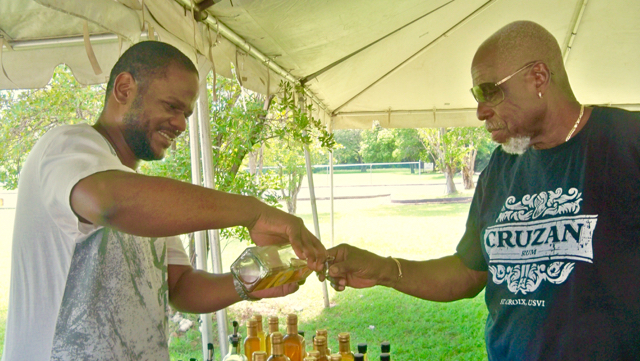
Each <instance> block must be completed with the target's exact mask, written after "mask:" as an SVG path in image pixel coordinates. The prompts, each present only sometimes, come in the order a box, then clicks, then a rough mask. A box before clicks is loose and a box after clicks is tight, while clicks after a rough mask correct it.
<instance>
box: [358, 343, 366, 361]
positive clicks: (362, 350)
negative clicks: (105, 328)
mask: <svg viewBox="0 0 640 361" xmlns="http://www.w3.org/2000/svg"><path fill="white" fill-rule="evenodd" d="M358 353H361V354H362V357H364V361H368V360H369V359H368V358H367V344H366V343H359V344H358Z"/></svg>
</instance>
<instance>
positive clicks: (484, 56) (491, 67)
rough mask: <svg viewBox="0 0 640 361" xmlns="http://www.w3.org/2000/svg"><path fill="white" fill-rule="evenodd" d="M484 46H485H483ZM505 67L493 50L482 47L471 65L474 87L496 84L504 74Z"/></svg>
mask: <svg viewBox="0 0 640 361" xmlns="http://www.w3.org/2000/svg"><path fill="white" fill-rule="evenodd" d="M483 45H484V44H483ZM503 67H504V65H502V62H500V61H498V59H497V56H496V54H495V52H494V51H492V49H491V48H489V47H485V46H481V47H480V48H479V49H478V51H477V52H476V55H475V56H474V57H473V61H472V63H471V79H472V80H473V85H474V86H476V85H478V84H482V83H495V82H497V81H499V80H500V79H499V78H498V77H499V76H500V75H501V74H502V73H503V71H502V70H503V69H502V68H503Z"/></svg>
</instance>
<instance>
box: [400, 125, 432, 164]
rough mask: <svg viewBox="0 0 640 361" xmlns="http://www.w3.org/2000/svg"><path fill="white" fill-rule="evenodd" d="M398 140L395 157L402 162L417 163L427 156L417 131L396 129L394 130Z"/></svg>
mask: <svg viewBox="0 0 640 361" xmlns="http://www.w3.org/2000/svg"><path fill="white" fill-rule="evenodd" d="M393 135H394V137H395V140H396V149H395V150H394V151H393V157H394V158H395V159H398V160H399V161H401V162H415V161H418V160H419V159H424V156H425V154H426V152H425V149H424V147H423V146H422V143H421V142H420V136H419V134H418V130H417V129H411V128H396V129H393Z"/></svg>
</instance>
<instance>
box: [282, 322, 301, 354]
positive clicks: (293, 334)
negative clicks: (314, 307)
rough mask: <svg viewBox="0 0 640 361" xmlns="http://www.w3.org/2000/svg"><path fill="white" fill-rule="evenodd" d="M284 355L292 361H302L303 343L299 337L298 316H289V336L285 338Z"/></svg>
mask: <svg viewBox="0 0 640 361" xmlns="http://www.w3.org/2000/svg"><path fill="white" fill-rule="evenodd" d="M283 343H284V354H285V355H287V357H289V358H290V359H291V361H302V342H301V341H300V335H298V315H296V314H295V313H291V314H289V315H287V334H286V335H285V336H284V338H283Z"/></svg>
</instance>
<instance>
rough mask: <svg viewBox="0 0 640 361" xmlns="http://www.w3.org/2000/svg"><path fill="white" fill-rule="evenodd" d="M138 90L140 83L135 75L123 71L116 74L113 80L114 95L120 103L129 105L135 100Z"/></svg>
mask: <svg viewBox="0 0 640 361" xmlns="http://www.w3.org/2000/svg"><path fill="white" fill-rule="evenodd" d="M137 91H138V84H137V83H136V80H135V79H134V78H133V75H131V73H128V72H122V73H120V74H118V76H116V79H115V81H114V82H113V97H114V98H115V100H116V101H117V102H118V104H120V105H127V104H129V103H131V102H132V101H133V99H135V97H136V92H137Z"/></svg>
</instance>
